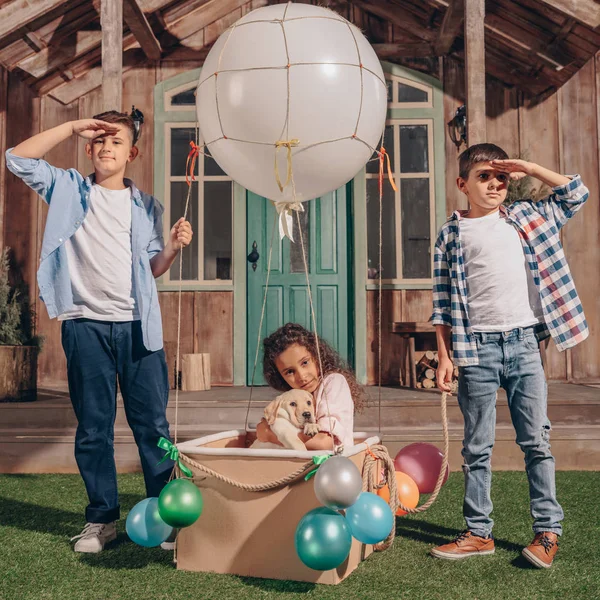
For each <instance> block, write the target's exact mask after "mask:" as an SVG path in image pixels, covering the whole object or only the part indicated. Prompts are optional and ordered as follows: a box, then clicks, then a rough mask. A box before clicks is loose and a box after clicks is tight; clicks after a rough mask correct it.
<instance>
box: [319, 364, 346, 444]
mask: <svg viewBox="0 0 600 600" xmlns="http://www.w3.org/2000/svg"><path fill="white" fill-rule="evenodd" d="M324 390H325V392H326V393H324ZM314 395H315V398H316V403H317V406H316V417H317V423H318V424H319V426H320V427H321V431H327V432H329V433H333V435H334V436H335V440H336V442H337V443H338V444H342V445H343V446H344V448H345V449H348V448H351V447H352V446H354V437H353V435H352V432H353V431H354V400H352V393H351V391H350V386H349V385H348V382H347V381H346V378H345V377H344V376H343V375H342V374H341V373H332V374H331V375H327V377H325V378H324V379H323V381H322V382H321V384H320V385H319V387H318V388H317V390H316V392H315V394H314ZM330 417H331V418H330Z"/></svg>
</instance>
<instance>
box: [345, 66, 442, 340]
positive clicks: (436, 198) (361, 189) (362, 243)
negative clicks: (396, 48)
mask: <svg viewBox="0 0 600 600" xmlns="http://www.w3.org/2000/svg"><path fill="white" fill-rule="evenodd" d="M381 66H382V68H383V71H384V75H385V77H386V80H388V81H400V82H401V83H406V84H407V85H412V86H414V87H419V89H421V87H422V86H425V87H429V88H430V89H431V94H430V99H431V106H427V105H426V103H424V102H423V103H398V104H394V105H393V106H392V103H391V102H388V110H387V118H386V122H387V121H390V120H426V119H429V120H431V121H432V128H431V129H432V133H433V154H430V157H429V158H430V161H429V162H430V169H431V170H432V171H433V173H434V176H433V177H431V179H430V185H432V184H433V190H434V194H433V195H432V194H431V187H430V198H429V201H430V207H431V208H432V209H433V212H432V213H431V214H430V227H431V231H433V235H432V245H433V247H435V241H436V238H437V231H438V230H439V229H440V228H441V226H442V225H443V224H444V222H445V221H446V219H447V215H446V145H447V141H448V140H447V139H446V138H447V136H446V124H445V119H444V92H443V87H442V83H441V81H439V79H436V78H435V77H433V76H431V75H427V74H425V73H422V72H419V71H415V70H412V69H409V68H408V67H403V66H400V65H397V64H394V63H390V62H387V61H381ZM395 97H396V98H397V96H395ZM392 100H394V95H393V94H392ZM429 135H431V133H430V134H429ZM430 152H431V146H430ZM367 175H368V174H367V172H366V168H363V169H362V170H361V171H359V173H358V174H357V175H356V176H355V178H354V180H353V182H352V193H353V196H354V215H355V216H354V248H355V252H356V263H355V280H356V288H355V293H356V304H357V306H359V307H360V306H363V305H364V306H365V307H366V302H367V296H366V292H367V291H369V290H377V289H378V288H379V280H378V279H369V276H368V266H369V265H368V259H369V255H368V241H367V238H368V222H367V210H366V198H367V190H366V184H367ZM398 233H399V234H400V235H401V232H398ZM400 257H401V255H400ZM396 263H397V265H396V268H397V273H402V271H401V270H399V269H398V256H397V257H396ZM400 266H402V265H401V263H400ZM382 287H383V288H384V289H396V290H431V289H432V288H433V256H432V278H431V279H429V280H425V279H401V278H399V277H398V278H393V279H392V278H389V279H383V280H382ZM363 290H364V291H363ZM365 310H366V308H365ZM360 327H361V325H360V324H359V323H357V324H356V331H360Z"/></svg>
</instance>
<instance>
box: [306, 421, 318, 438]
mask: <svg viewBox="0 0 600 600" xmlns="http://www.w3.org/2000/svg"><path fill="white" fill-rule="evenodd" d="M319 431H321V428H320V427H319V424H318V423H306V424H305V425H304V435H310V436H311V437H313V436H315V435H317V433H319Z"/></svg>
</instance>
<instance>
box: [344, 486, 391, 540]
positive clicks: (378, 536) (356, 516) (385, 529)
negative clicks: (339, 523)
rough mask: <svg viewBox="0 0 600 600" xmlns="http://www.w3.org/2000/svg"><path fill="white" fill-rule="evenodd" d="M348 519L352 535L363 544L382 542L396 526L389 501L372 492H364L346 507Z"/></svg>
mask: <svg viewBox="0 0 600 600" xmlns="http://www.w3.org/2000/svg"><path fill="white" fill-rule="evenodd" d="M346 520H347V521H348V525H349V527H350V531H351V532H352V535H353V536H354V537H355V538H356V539H357V540H358V541H359V542H362V543H363V544H378V543H379V542H382V541H383V540H385V538H386V537H387V536H388V535H389V534H390V532H391V531H392V527H394V515H393V514H392V511H391V509H390V507H389V506H388V503H387V502H386V501H385V500H384V499H383V498H380V497H379V496H378V495H377V494H372V493H371V492H362V493H361V495H360V496H359V497H358V500H357V501H356V502H355V503H354V504H353V505H352V506H350V507H349V508H347V509H346Z"/></svg>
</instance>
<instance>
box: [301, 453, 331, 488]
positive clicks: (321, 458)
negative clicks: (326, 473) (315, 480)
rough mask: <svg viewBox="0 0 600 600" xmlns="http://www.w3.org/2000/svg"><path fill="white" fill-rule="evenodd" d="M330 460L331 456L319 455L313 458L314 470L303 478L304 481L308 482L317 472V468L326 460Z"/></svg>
mask: <svg viewBox="0 0 600 600" xmlns="http://www.w3.org/2000/svg"><path fill="white" fill-rule="evenodd" d="M328 458H331V454H320V455H319V456H313V462H314V463H315V465H316V466H315V468H314V469H313V470H312V471H309V472H308V473H307V474H306V475H305V477H304V481H308V480H309V479H310V478H311V477H312V476H313V475H314V474H315V473H316V472H317V471H318V470H319V467H320V466H321V465H322V464H323V463H324V462H325V461H326V460H327V459H328Z"/></svg>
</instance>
